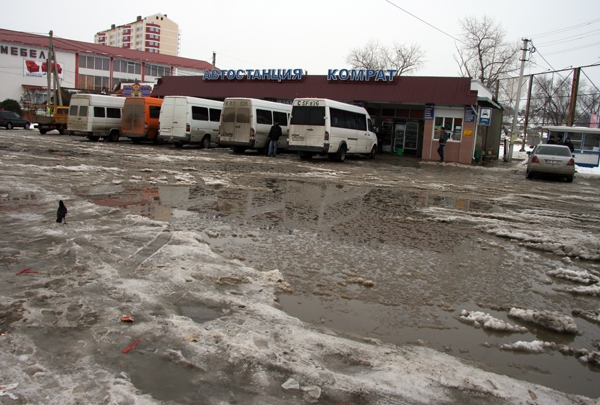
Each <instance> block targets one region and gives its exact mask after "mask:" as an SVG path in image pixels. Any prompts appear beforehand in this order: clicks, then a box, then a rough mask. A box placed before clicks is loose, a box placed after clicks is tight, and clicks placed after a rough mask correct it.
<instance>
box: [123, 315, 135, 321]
mask: <svg viewBox="0 0 600 405" xmlns="http://www.w3.org/2000/svg"><path fill="white" fill-rule="evenodd" d="M121 321H122V322H133V318H132V317H130V316H129V315H123V316H122V317H121Z"/></svg>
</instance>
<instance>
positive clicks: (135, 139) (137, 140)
mask: <svg viewBox="0 0 600 405" xmlns="http://www.w3.org/2000/svg"><path fill="white" fill-rule="evenodd" d="M131 142H133V143H135V144H139V143H142V140H141V139H140V138H131Z"/></svg>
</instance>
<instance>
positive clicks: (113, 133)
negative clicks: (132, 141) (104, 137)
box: [108, 131, 119, 142]
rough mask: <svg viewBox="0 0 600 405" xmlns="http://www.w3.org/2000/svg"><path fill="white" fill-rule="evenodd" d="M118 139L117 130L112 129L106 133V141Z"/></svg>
mask: <svg viewBox="0 0 600 405" xmlns="http://www.w3.org/2000/svg"><path fill="white" fill-rule="evenodd" d="M118 140H119V131H112V132H111V133H110V134H109V135H108V142H117V141H118Z"/></svg>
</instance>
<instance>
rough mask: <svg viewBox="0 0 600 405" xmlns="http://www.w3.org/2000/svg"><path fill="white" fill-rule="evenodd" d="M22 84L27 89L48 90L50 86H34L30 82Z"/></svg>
mask: <svg viewBox="0 0 600 405" xmlns="http://www.w3.org/2000/svg"><path fill="white" fill-rule="evenodd" d="M22 86H23V88H24V89H25V90H26V91H47V90H48V88H47V87H46V86H32V85H29V84H23V85H22Z"/></svg>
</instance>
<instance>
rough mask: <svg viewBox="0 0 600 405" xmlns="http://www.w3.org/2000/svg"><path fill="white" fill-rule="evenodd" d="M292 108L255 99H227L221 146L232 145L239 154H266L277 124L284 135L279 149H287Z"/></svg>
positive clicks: (224, 105)
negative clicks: (268, 139)
mask: <svg viewBox="0 0 600 405" xmlns="http://www.w3.org/2000/svg"><path fill="white" fill-rule="evenodd" d="M291 111H292V106H291V105H289V104H283V103H276V102H273V101H265V100H258V99H254V98H237V97H235V98H226V99H225V101H224V102H223V114H221V125H220V127H219V145H220V146H229V147H230V148H231V149H232V150H233V151H234V152H235V153H242V152H244V151H245V150H246V149H257V150H260V151H261V152H264V153H266V152H267V149H268V147H269V143H268V141H267V137H268V136H269V131H270V130H271V126H273V124H274V122H275V121H277V122H278V123H279V126H280V127H281V133H282V136H281V137H280V138H279V142H277V149H287V146H288V145H287V134H288V122H289V117H290V112H291Z"/></svg>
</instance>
